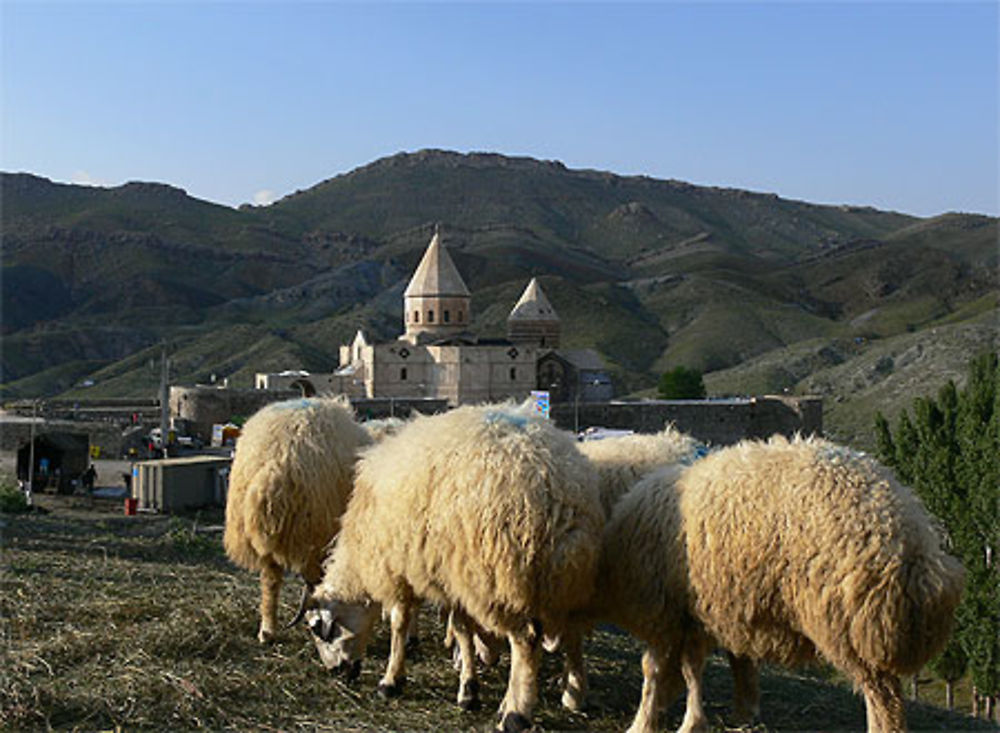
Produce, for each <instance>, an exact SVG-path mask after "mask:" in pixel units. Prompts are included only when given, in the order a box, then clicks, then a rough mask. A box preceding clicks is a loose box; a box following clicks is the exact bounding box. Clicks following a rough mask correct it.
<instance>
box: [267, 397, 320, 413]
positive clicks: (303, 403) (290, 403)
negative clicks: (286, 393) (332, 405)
mask: <svg viewBox="0 0 1000 733" xmlns="http://www.w3.org/2000/svg"><path fill="white" fill-rule="evenodd" d="M315 405H316V400H310V399H306V398H305V397H303V398H302V399H301V400H286V401H284V402H275V403H274V407H275V409H278V410H305V409H306V408H308V407H314V406H315Z"/></svg>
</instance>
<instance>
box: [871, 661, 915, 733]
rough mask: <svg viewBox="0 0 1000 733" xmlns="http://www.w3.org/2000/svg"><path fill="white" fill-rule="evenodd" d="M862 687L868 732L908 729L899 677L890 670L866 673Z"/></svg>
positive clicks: (895, 732)
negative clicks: (890, 672)
mask: <svg viewBox="0 0 1000 733" xmlns="http://www.w3.org/2000/svg"><path fill="white" fill-rule="evenodd" d="M861 689H862V690H863V691H864V694H865V712H866V714H867V718H868V733H900V732H901V731H905V730H906V713H905V711H904V710H903V690H902V687H901V685H900V682H899V678H898V677H896V676H895V675H893V674H889V673H888V672H874V673H870V674H866V675H864V679H863V680H862V682H861Z"/></svg>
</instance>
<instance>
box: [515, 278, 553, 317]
mask: <svg viewBox="0 0 1000 733" xmlns="http://www.w3.org/2000/svg"><path fill="white" fill-rule="evenodd" d="M508 320H511V321H515V320H517V321H558V320H559V316H558V315H556V311H555V308H553V307H552V304H551V303H550V302H549V299H548V298H547V297H546V296H545V293H544V292H543V291H542V288H541V286H540V285H539V284H538V278H535V277H533V278H531V282H529V283H528V287H526V288H525V289H524V292H523V293H522V294H521V299H520V300H518V301H517V304H516V305H515V306H514V309H513V310H512V311H511V312H510V316H508Z"/></svg>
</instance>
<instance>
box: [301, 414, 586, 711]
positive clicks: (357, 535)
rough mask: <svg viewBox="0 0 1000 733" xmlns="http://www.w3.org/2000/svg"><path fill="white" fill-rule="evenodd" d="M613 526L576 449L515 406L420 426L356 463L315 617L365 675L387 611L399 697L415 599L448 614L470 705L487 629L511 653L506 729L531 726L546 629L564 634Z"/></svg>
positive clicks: (320, 634) (387, 681) (336, 654)
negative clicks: (371, 640) (606, 527)
mask: <svg viewBox="0 0 1000 733" xmlns="http://www.w3.org/2000/svg"><path fill="white" fill-rule="evenodd" d="M603 524H604V515H603V512H602V511H601V507H600V501H599V499H598V496H597V487H596V476H595V474H594V471H593V469H592V468H591V467H590V465H589V464H588V462H587V461H586V460H585V459H584V458H583V456H582V455H581V454H580V452H579V451H578V450H577V448H576V445H575V443H574V441H573V440H572V438H571V437H570V436H569V435H568V434H567V433H563V432H561V431H559V430H557V429H556V428H554V427H553V426H552V425H551V424H549V423H548V422H547V421H545V420H540V419H533V418H531V417H528V416H526V415H525V414H524V413H523V412H521V411H518V410H517V409H516V408H513V407H510V406H479V407H459V408H457V409H455V410H452V411H451V412H448V413H444V414H441V415H434V416H430V417H417V418H416V419H415V420H413V421H412V422H409V423H407V424H406V425H405V426H404V427H403V428H402V429H401V430H400V432H399V433H398V434H397V435H395V436H391V437H388V438H386V439H385V440H384V441H383V442H381V443H379V444H377V445H375V446H373V447H372V448H370V449H368V450H367V451H366V452H365V453H364V454H363V456H362V458H361V460H360V461H359V463H358V470H357V479H356V482H355V489H354V494H353V496H352V498H351V502H350V504H349V506H348V508H347V511H346V513H345V514H344V517H343V522H342V529H341V533H340V535H339V536H338V538H337V541H336V543H335V545H334V547H333V549H332V550H331V552H330V554H329V556H328V558H327V561H326V563H325V565H324V569H325V575H324V578H323V582H322V584H321V585H320V586H319V587H318V588H317V589H316V592H315V595H314V597H313V599H312V602H311V604H310V605H312V606H313V608H312V609H310V610H309V611H308V613H307V616H308V620H309V625H310V628H311V629H312V630H313V633H314V638H315V639H316V643H317V648H318V649H319V652H320V656H321V657H322V658H323V661H324V664H326V665H327V666H328V667H332V668H339V669H346V670H348V671H349V672H350V673H353V674H356V673H357V670H358V668H359V665H360V658H361V655H362V654H363V652H364V647H365V645H366V644H367V641H368V637H369V634H370V631H371V627H372V623H373V622H374V619H375V616H376V615H377V614H376V612H375V609H376V608H377V606H378V605H379V604H381V606H382V607H383V608H385V609H388V612H389V617H390V619H391V628H392V636H391V639H392V642H391V650H390V658H389V663H388V666H387V669H386V673H385V676H384V677H383V678H382V681H381V682H380V683H379V690H380V692H381V693H382V694H385V695H394V694H398V692H399V690H400V687H401V684H402V682H403V676H404V656H403V648H404V644H403V639H402V629H404V628H405V626H406V622H407V620H408V617H409V615H410V614H411V613H412V609H413V607H414V604H415V602H416V601H417V599H424V600H427V601H430V602H432V603H435V604H438V605H440V606H441V607H443V608H448V609H450V610H452V611H453V612H454V613H453V616H452V624H453V630H454V633H455V636H456V638H457V640H458V642H459V645H460V647H461V658H462V659H463V661H464V662H465V663H463V665H462V667H463V669H462V674H461V682H460V687H459V696H458V699H459V703H460V704H461V705H463V707H473V706H474V705H475V704H476V702H477V701H478V682H477V680H476V679H475V668H474V665H473V664H472V661H473V659H474V652H473V649H472V645H471V641H472V636H473V633H474V632H475V631H476V630H477V627H481V628H482V629H484V630H485V631H487V632H490V633H493V634H497V635H503V636H506V637H507V639H508V640H509V642H510V648H511V669H510V678H509V683H508V688H507V694H506V696H505V698H504V701H503V704H502V705H501V715H502V721H503V728H504V730H522V729H524V728H526V727H528V725H529V721H530V717H531V712H532V708H533V707H534V704H535V701H536V699H537V674H538V662H539V655H540V651H541V649H540V643H541V636H542V632H543V630H544V631H546V632H549V631H551V632H553V633H556V634H558V633H560V632H561V631H562V630H563V629H564V627H565V625H566V621H567V617H568V615H569V613H570V612H572V611H573V610H574V609H576V608H579V607H582V606H584V605H585V604H586V603H587V602H588V601H589V600H590V595H591V592H592V590H593V579H594V570H595V568H596V564H597V559H598V553H599V548H600V537H601V528H602V526H603Z"/></svg>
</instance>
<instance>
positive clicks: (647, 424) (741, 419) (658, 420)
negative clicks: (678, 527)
mask: <svg viewBox="0 0 1000 733" xmlns="http://www.w3.org/2000/svg"><path fill="white" fill-rule="evenodd" d="M550 415H551V416H552V419H553V420H555V422H556V425H558V426H559V427H560V428H563V429H565V430H573V429H574V426H575V425H579V429H580V430H585V429H586V428H588V427H591V426H600V427H604V428H616V429H624V430H634V431H636V432H638V433H655V432H658V431H660V430H662V429H663V427H664V426H665V425H667V424H673V425H674V427H676V428H677V429H678V430H680V431H681V432H684V433H687V434H688V435H691V436H693V437H695V438H697V439H698V440H700V441H702V442H703V443H707V444H709V445H731V444H733V443H737V442H739V441H740V440H743V439H744V438H767V437H770V436H771V435H774V434H775V433H779V434H781V435H785V436H789V437H790V436H792V435H794V434H795V433H801V434H803V435H822V434H823V400H822V398H820V397H781V396H765V397H751V398H748V399H738V400H736V399H734V400H648V401H642V402H597V403H595V402H581V403H580V404H579V405H574V404H573V403H560V404H555V405H552V406H551V408H550Z"/></svg>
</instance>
